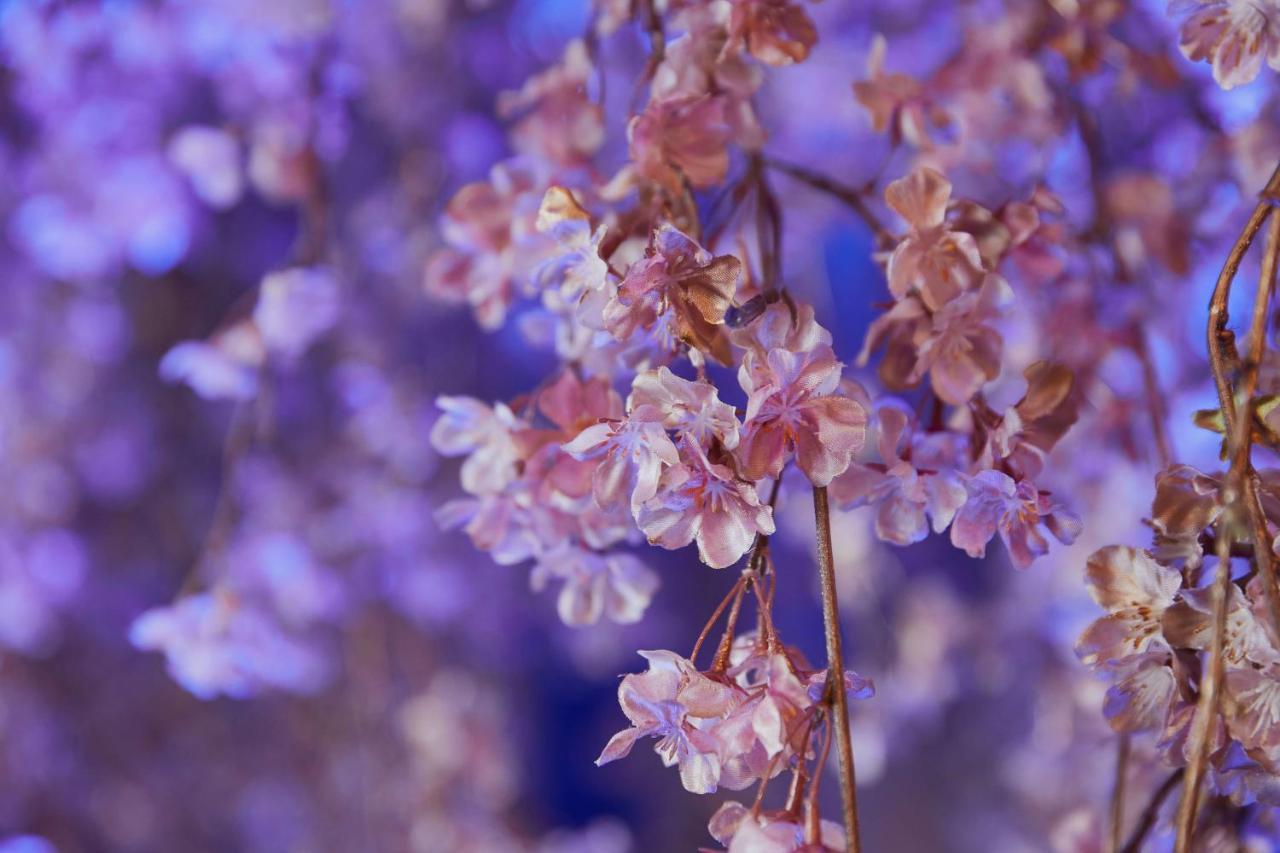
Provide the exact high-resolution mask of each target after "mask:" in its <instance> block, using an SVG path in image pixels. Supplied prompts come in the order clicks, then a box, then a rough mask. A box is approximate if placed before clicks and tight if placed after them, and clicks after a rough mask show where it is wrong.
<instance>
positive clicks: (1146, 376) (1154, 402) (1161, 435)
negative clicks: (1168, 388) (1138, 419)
mask: <svg viewBox="0 0 1280 853" xmlns="http://www.w3.org/2000/svg"><path fill="white" fill-rule="evenodd" d="M1134 333H1135V334H1136V335H1137V342H1136V343H1135V344H1134V348H1133V349H1134V352H1135V353H1136V354H1137V356H1138V363H1139V364H1141V365H1142V385H1143V390H1144V392H1145V394H1146V398H1147V415H1148V416H1149V417H1150V418H1151V435H1152V438H1153V439H1154V440H1155V444H1156V461H1157V462H1158V463H1159V465H1160V470H1161V471H1163V470H1164V469H1166V468H1168V467H1169V466H1170V465H1171V464H1172V463H1173V445H1172V444H1171V443H1170V441H1169V432H1168V430H1166V429H1165V408H1164V397H1163V396H1161V394H1160V380H1159V377H1158V376H1156V367H1155V362H1154V361H1153V359H1152V358H1151V339H1150V338H1149V337H1148V335H1147V333H1146V330H1144V329H1143V328H1141V327H1138V328H1137V329H1135V330H1134Z"/></svg>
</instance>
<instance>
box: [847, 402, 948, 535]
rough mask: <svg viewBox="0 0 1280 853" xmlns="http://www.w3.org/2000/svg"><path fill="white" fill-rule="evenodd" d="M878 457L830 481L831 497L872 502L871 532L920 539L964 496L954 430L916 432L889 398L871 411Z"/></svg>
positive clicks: (944, 522)
mask: <svg viewBox="0 0 1280 853" xmlns="http://www.w3.org/2000/svg"><path fill="white" fill-rule="evenodd" d="M873 421H874V431H875V435H876V443H875V444H876V448H877V450H878V452H879V461H867V462H861V461H859V462H854V464H852V465H850V466H849V470H848V471H846V472H845V473H844V474H842V475H841V476H839V477H837V478H836V479H835V480H834V481H832V483H831V495H832V498H833V499H834V500H835V501H836V502H837V503H838V504H842V505H845V506H863V505H870V506H874V507H876V521H875V531H876V536H878V537H879V538H881V539H883V540H884V541H886V542H892V543H894V544H896V545H910V544H911V543H913V542H919V541H920V540H922V539H924V538H925V537H926V536H927V535H928V534H929V527H930V524H932V527H933V531H934V532H935V533H941V532H942V531H943V530H946V529H947V526H948V525H949V524H951V520H952V519H953V518H954V517H955V514H956V510H958V509H959V508H960V507H961V506H963V505H964V503H965V501H966V500H967V499H968V494H969V493H968V491H967V490H966V489H965V486H964V482H963V480H962V478H961V476H960V475H959V474H958V473H957V472H956V470H955V468H954V467H953V466H954V465H955V463H956V457H957V455H958V454H957V451H956V442H955V440H954V438H955V437H954V436H949V435H945V434H943V435H933V436H930V435H917V434H915V431H914V430H913V428H912V423H911V416H910V414H909V413H907V412H906V411H904V410H903V409H902V408H901V407H900V406H899V405H896V404H895V402H894V401H885V402H882V403H881V404H880V405H879V406H877V407H876V409H875V414H874V417H873Z"/></svg>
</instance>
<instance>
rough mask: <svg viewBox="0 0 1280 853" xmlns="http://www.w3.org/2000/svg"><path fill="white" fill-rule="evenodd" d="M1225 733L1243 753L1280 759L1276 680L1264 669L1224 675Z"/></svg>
mask: <svg viewBox="0 0 1280 853" xmlns="http://www.w3.org/2000/svg"><path fill="white" fill-rule="evenodd" d="M1226 695H1227V697H1228V702H1227V703H1225V704H1226V708H1225V710H1226V719H1227V730H1228V731H1229V732H1230V733H1231V736H1232V737H1233V738H1234V739H1235V740H1237V741H1239V742H1240V745H1241V746H1243V747H1245V748H1246V749H1252V750H1261V751H1262V752H1263V753H1264V754H1266V755H1267V756H1268V757H1269V758H1270V759H1271V760H1272V761H1274V760H1276V758H1280V755H1278V753H1280V677H1277V671H1276V668H1275V667H1274V666H1272V667H1268V668H1267V669H1253V668H1252V667H1247V668H1244V669H1235V670H1231V671H1230V672H1228V673H1227V675H1226Z"/></svg>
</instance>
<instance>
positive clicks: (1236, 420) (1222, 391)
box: [1174, 166, 1280, 853]
mask: <svg viewBox="0 0 1280 853" xmlns="http://www.w3.org/2000/svg"><path fill="white" fill-rule="evenodd" d="M1261 196H1262V199H1261V201H1259V203H1258V204H1257V206H1255V207H1254V210H1253V213H1252V214H1251V215H1250V216H1249V220H1248V222H1246V223H1245V227H1244V230H1243V231H1241V233H1240V236H1239V237H1238V238H1237V239H1236V242H1235V244H1234V245H1233V246H1232V247H1231V251H1230V252H1229V253H1228V254H1227V261H1226V263H1225V264H1224V265H1223V267H1222V272H1221V273H1219V275H1218V281H1217V284H1216V286H1215V287H1214V290H1213V297H1212V299H1211V300H1210V302H1209V323H1208V329H1207V338H1208V347H1209V366H1210V368H1211V370H1212V371H1213V382H1214V386H1215V388H1216V389H1217V392H1218V405H1219V407H1220V408H1221V410H1222V417H1223V424H1224V428H1225V429H1224V433H1225V435H1226V437H1227V443H1228V448H1229V450H1230V458H1231V467H1230V469H1229V471H1228V473H1227V479H1226V484H1225V486H1224V488H1223V492H1222V502H1223V505H1224V511H1223V514H1222V517H1221V519H1220V520H1219V522H1218V530H1217V543H1216V544H1217V546H1218V547H1217V558H1218V565H1217V577H1216V578H1215V580H1214V583H1213V596H1212V600H1213V620H1212V625H1213V635H1212V640H1211V642H1210V647H1209V662H1208V666H1207V667H1206V669H1205V674H1204V677H1203V679H1202V680H1201V682H1200V697H1199V700H1198V702H1197V706H1196V714H1195V718H1194V720H1193V723H1192V727H1191V735H1190V738H1189V746H1190V749H1191V755H1190V757H1189V760H1188V762H1187V778H1186V784H1185V785H1184V786H1183V789H1182V796H1181V798H1180V800H1179V803H1178V816H1177V837H1176V839H1175V841H1174V850H1175V851H1176V853H1189V851H1190V850H1191V843H1192V839H1193V836H1194V834H1195V826H1196V811H1197V809H1198V807H1199V801H1200V782H1201V780H1202V778H1203V776H1204V773H1205V765H1206V764H1207V762H1208V758H1209V743H1210V740H1211V738H1212V734H1213V724H1214V720H1215V718H1216V716H1217V713H1218V694H1219V691H1220V687H1221V681H1222V672H1223V661H1222V652H1223V647H1224V645H1225V635H1226V624H1227V596H1228V593H1229V592H1230V588H1231V545H1232V539H1233V538H1235V536H1236V529H1235V528H1236V527H1237V525H1239V524H1240V523H1241V522H1242V521H1243V520H1244V519H1242V518H1240V515H1241V512H1240V509H1241V506H1240V505H1241V504H1243V505H1244V511H1245V514H1247V515H1248V521H1249V530H1250V536H1251V538H1252V539H1253V542H1254V549H1253V552H1254V560H1255V562H1256V564H1257V566H1258V568H1259V571H1260V572H1261V573H1262V574H1263V576H1264V585H1265V586H1266V587H1267V598H1268V603H1269V604H1270V605H1271V606H1272V611H1273V612H1272V617H1273V619H1274V618H1275V614H1276V613H1277V612H1280V611H1277V610H1276V603H1277V596H1276V594H1275V591H1274V581H1275V568H1274V566H1273V565H1272V562H1271V550H1270V547H1269V545H1268V544H1267V542H1268V537H1267V526H1266V525H1267V522H1266V517H1265V516H1264V515H1263V513H1262V505H1261V501H1260V500H1259V497H1258V491H1257V487H1256V484H1255V482H1254V477H1253V473H1252V471H1251V467H1252V466H1251V464H1250V450H1251V448H1252V446H1253V438H1252V430H1251V429H1250V424H1251V421H1252V414H1251V412H1252V410H1253V396H1254V394H1255V393H1256V391H1257V379H1258V364H1259V363H1260V362H1261V361H1262V354H1263V352H1264V347H1265V345H1266V319H1267V318H1266V311H1267V304H1268V302H1269V300H1270V296H1271V290H1272V285H1273V283H1274V279H1275V271H1276V263H1277V255H1278V254H1280V224H1277V222H1280V220H1273V221H1272V224H1271V228H1270V229H1269V230H1268V233H1267V251H1266V255H1265V256H1264V258H1263V262H1262V276H1261V278H1260V280H1259V283H1258V294H1257V298H1256V299H1255V300H1254V311H1253V324H1252V336H1251V339H1250V341H1249V358H1248V359H1247V361H1246V362H1245V364H1244V366H1243V367H1244V375H1243V377H1242V381H1241V389H1240V390H1242V391H1243V392H1244V397H1243V398H1242V399H1241V400H1240V405H1241V406H1242V407H1243V412H1237V411H1236V402H1237V395H1236V390H1237V389H1236V388H1235V387H1233V385H1232V376H1233V375H1234V374H1235V372H1236V370H1237V368H1238V367H1239V366H1240V365H1239V355H1238V353H1237V351H1236V347H1235V335H1234V334H1233V333H1232V332H1231V330H1230V329H1228V328H1227V323H1228V321H1229V316H1228V309H1227V306H1228V302H1229V300H1230V298H1231V285H1232V283H1233V282H1234V281H1235V277H1236V274H1237V273H1238V272H1239V271H1240V263H1241V261H1243V260H1244V255H1245V253H1246V252H1247V251H1248V250H1249V247H1250V246H1251V245H1253V241H1254V239H1255V238H1256V237H1257V236H1258V232H1259V231H1260V230H1262V226H1263V224H1264V223H1266V221H1267V219H1268V217H1269V216H1270V215H1271V213H1272V209H1273V206H1274V204H1275V203H1276V202H1277V201H1280V166H1277V168H1276V170H1275V171H1274V172H1273V173H1272V175H1271V179H1270V180H1269V181H1268V182H1267V186H1266V188H1265V189H1263V191H1262V193H1261ZM1242 498H1243V500H1241V499H1242ZM1276 625H1277V628H1280V622H1277V623H1276Z"/></svg>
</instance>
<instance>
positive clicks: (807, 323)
mask: <svg viewBox="0 0 1280 853" xmlns="http://www.w3.org/2000/svg"><path fill="white" fill-rule="evenodd" d="M729 337H730V339H731V340H732V341H733V343H734V344H735V345H737V346H739V347H742V348H743V349H745V350H747V351H748V352H749V353H750V355H751V357H750V358H744V359H743V365H745V366H748V367H749V369H751V370H752V371H753V372H755V370H759V371H760V372H761V377H760V378H759V379H753V380H752V381H753V382H754V383H755V384H757V385H763V384H767V383H768V381H769V375H770V374H769V363H768V358H769V352H770V351H771V350H775V349H783V350H786V351H787V352H794V353H806V352H809V351H810V350H813V349H817V348H818V347H819V346H823V345H826V346H830V345H831V333H830V332H829V331H827V330H826V329H824V328H823V327H822V326H820V325H818V321H817V320H816V319H814V313H813V306H812V305H809V304H807V303H805V304H801V305H796V306H795V307H794V312H793V309H792V307H791V306H789V305H787V304H786V303H785V302H773V303H770V304H768V305H766V306H765V308H764V310H763V311H762V312H761V313H760V315H759V316H758V317H756V318H755V319H754V320H752V321H750V322H749V323H748V324H747V325H745V326H744V327H743V328H740V329H735V330H734V331H732V332H730V333H729Z"/></svg>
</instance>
